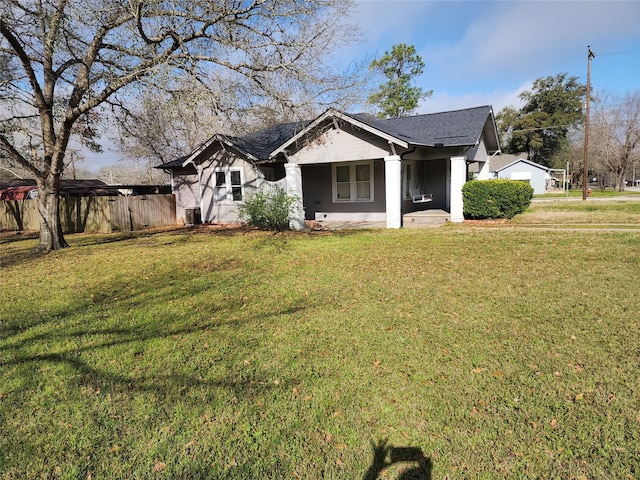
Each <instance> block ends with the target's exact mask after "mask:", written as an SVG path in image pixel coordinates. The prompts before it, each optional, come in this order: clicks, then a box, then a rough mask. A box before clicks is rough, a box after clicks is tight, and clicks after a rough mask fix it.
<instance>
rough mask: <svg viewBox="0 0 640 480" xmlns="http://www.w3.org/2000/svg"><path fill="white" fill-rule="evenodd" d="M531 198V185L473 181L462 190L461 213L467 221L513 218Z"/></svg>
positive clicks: (522, 210) (514, 181) (512, 181)
mask: <svg viewBox="0 0 640 480" xmlns="http://www.w3.org/2000/svg"><path fill="white" fill-rule="evenodd" d="M532 198H533V188H532V187H531V185H529V184H528V183H526V182H521V181H516V180H502V179H499V180H474V181H471V182H467V183H466V184H465V185H464V187H463V188H462V199H463V213H464V216H465V218H469V219H491V218H513V217H514V216H515V215H517V214H518V213H522V212H524V211H525V210H526V209H527V207H528V206H529V204H530V203H531V199H532Z"/></svg>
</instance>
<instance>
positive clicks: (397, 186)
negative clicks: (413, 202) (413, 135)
mask: <svg viewBox="0 0 640 480" xmlns="http://www.w3.org/2000/svg"><path fill="white" fill-rule="evenodd" d="M401 165H402V160H401V158H400V155H390V156H388V157H384V179H385V180H384V181H385V191H386V205H387V207H386V210H387V228H400V227H401V226H402V166H401Z"/></svg>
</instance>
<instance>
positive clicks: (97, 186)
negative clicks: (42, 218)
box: [0, 178, 118, 200]
mask: <svg viewBox="0 0 640 480" xmlns="http://www.w3.org/2000/svg"><path fill="white" fill-rule="evenodd" d="M37 189H38V187H37V184H36V181H35V180H34V179H32V178H19V179H11V180H7V181H5V182H3V184H2V185H1V186H0V196H2V199H3V200H24V199H25V198H33V196H34V195H33V194H31V195H30V196H29V195H28V196H23V195H27V194H26V193H25V192H29V193H30V192H32V191H35V190H37ZM60 194H61V195H69V196H88V195H118V191H117V190H115V189H114V188H113V187H110V186H109V185H107V184H106V183H104V182H103V181H101V180H60ZM13 197H16V198H13ZM19 197H22V198H19Z"/></svg>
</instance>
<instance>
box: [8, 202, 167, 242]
mask: <svg viewBox="0 0 640 480" xmlns="http://www.w3.org/2000/svg"><path fill="white" fill-rule="evenodd" d="M60 221H61V222H62V228H63V230H64V232H65V233H74V232H103V233H104V232H106V233H110V232H112V231H118V230H119V231H130V230H140V229H142V228H147V227H160V226H164V225H175V224H176V201H175V196H174V195H172V194H167V195H137V196H122V197H97V196H88V197H69V198H63V199H61V201H60ZM39 228H40V216H39V214H38V209H37V200H11V201H0V229H1V230H38V229H39Z"/></svg>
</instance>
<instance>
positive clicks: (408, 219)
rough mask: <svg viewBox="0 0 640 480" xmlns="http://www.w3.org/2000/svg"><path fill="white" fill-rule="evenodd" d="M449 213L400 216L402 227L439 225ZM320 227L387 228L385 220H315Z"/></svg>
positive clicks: (328, 228) (418, 213) (421, 213)
mask: <svg viewBox="0 0 640 480" xmlns="http://www.w3.org/2000/svg"><path fill="white" fill-rule="evenodd" d="M450 219H451V215H449V212H446V211H444V210H435V209H434V210H422V211H420V212H411V213H405V214H404V215H403V216H402V227H403V228H429V227H439V226H441V225H444V224H445V223H447V222H448V221H450ZM317 224H318V225H319V226H320V227H321V228H326V229H327V230H339V229H344V228H387V223H386V222H357V221H355V222H346V221H321V222H317Z"/></svg>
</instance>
